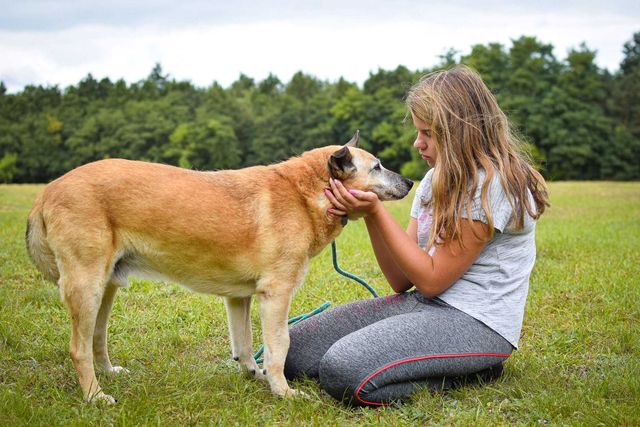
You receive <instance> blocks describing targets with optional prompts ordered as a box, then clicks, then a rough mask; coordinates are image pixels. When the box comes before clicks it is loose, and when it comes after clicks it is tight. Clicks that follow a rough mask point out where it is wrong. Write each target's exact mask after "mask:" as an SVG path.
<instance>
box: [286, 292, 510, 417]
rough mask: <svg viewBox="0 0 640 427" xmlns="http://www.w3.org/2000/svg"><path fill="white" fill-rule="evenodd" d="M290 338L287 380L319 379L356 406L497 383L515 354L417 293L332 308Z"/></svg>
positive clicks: (461, 315) (499, 340)
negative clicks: (474, 382) (478, 381)
mask: <svg viewBox="0 0 640 427" xmlns="http://www.w3.org/2000/svg"><path fill="white" fill-rule="evenodd" d="M290 335H291V345H290V348H289V353H288V355H287V360H286V363H285V375H286V376H287V378H288V379H294V378H299V377H302V376H308V377H311V378H316V379H318V380H319V382H320V384H321V385H322V387H323V388H324V389H325V390H326V391H327V392H328V393H329V394H330V395H331V396H333V397H334V398H336V399H338V400H342V401H344V402H346V403H349V404H352V405H378V406H381V405H385V404H388V403H391V402H396V401H400V400H402V399H403V398H406V397H407V396H409V395H410V394H411V393H413V392H414V391H415V390H416V389H417V388H419V387H427V388H429V389H432V390H435V389H447V388H451V387H452V386H455V385H456V384H458V383H459V382H460V381H466V380H468V379H469V378H471V377H470V374H478V375H473V377H474V378H477V377H480V378H483V377H484V378H485V379H491V378H494V377H496V376H499V375H500V373H501V372H502V361H503V360H505V359H506V358H507V357H509V356H510V355H511V352H512V351H513V347H512V346H511V344H510V343H509V342H508V341H507V340H505V339H504V338H503V337H502V336H500V335H499V334H498V333H496V332H494V331H493V330H492V329H490V328H489V327H487V326H485V325H484V324H483V323H481V322H479V321H477V320H476V319H474V318H472V317H471V316H469V315H467V314H465V313H463V312H462V311H460V310H457V309H455V308H453V307H451V306H449V305H448V304H446V303H444V302H443V301H441V300H439V299H427V298H424V297H423V296H422V295H421V294H420V293H419V292H416V291H413V292H408V293H402V294H396V295H390V296H388V297H383V298H376V299H368V300H362V301H356V302H354V303H351V304H347V305H343V306H340V307H337V308H334V309H332V310H328V311H326V312H323V313H320V314H319V315H317V316H314V317H311V318H310V319H307V320H305V321H303V322H301V323H298V324H297V325H295V326H294V327H292V328H291V331H290Z"/></svg>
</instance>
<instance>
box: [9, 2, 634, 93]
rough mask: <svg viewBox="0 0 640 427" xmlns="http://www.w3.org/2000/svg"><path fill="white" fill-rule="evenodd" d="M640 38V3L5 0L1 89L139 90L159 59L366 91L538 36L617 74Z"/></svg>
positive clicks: (181, 74)
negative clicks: (90, 83)
mask: <svg viewBox="0 0 640 427" xmlns="http://www.w3.org/2000/svg"><path fill="white" fill-rule="evenodd" d="M638 31H640V1H638V0H609V1H606V2H605V1H593V0H582V1H581V0H530V1H526V2H524V1H522V2H521V1H497V0H448V1H437V2H429V1H425V0H422V1H420V0H397V1H382V0H370V1H365V0H355V1H349V0H316V1H302V0H298V1H295V0H280V1H275V0H263V1H259V0H255V1H247V0H155V1H151V0H102V1H95V0H0V81H3V82H4V84H5V85H6V86H7V88H8V89H9V91H10V92H16V91H20V90H22V88H23V87H24V86H25V85H27V84H42V85H59V86H60V87H66V86H68V85H72V84H76V83H78V81H79V80H80V79H82V78H83V77H85V76H86V75H87V74H88V73H91V74H92V75H93V76H94V77H96V78H102V77H109V78H110V79H112V80H117V79H120V78H123V79H125V80H126V81H127V82H130V83H131V82H136V81H138V80H141V79H143V78H145V77H146V76H147V75H148V74H149V72H150V71H151V69H152V68H153V66H154V64H155V63H156V62H159V63H160V64H161V65H162V67H163V70H164V72H165V73H169V74H170V75H171V76H172V77H173V78H176V79H178V80H190V81H191V82H193V83H194V84H195V85H197V86H201V87H204V86H209V85H210V84H211V83H212V82H213V81H218V82H219V83H220V84H222V85H223V86H228V85H229V84H230V83H232V82H233V81H234V80H236V79H237V77H238V76H239V74H240V73H244V74H246V75H248V76H250V77H253V78H255V79H257V80H261V79H263V78H265V77H266V76H267V75H268V74H269V73H273V74H275V75H277V76H278V77H279V78H280V79H281V80H282V81H285V82H286V81H288V79H289V78H290V77H291V75H292V74H293V73H295V72H296V71H300V70H301V71H304V72H305V73H309V74H312V75H315V76H317V77H319V78H321V79H327V80H335V79H337V78H339V77H340V76H343V77H345V78H346V79H348V80H350V81H355V82H358V83H362V82H363V81H364V80H366V78H367V77H368V75H369V72H371V71H375V70H377V69H378V68H383V69H393V68H395V67H396V66H398V65H400V64H402V65H405V66H407V67H409V68H410V69H422V68H426V67H430V66H433V65H435V64H436V63H437V62H438V56H439V55H442V54H443V53H445V52H446V51H447V50H448V49H450V48H454V49H457V50H458V51H460V52H461V53H463V54H464V53H468V52H469V50H470V47H471V45H473V44H477V43H481V44H486V43H489V42H499V43H502V44H504V45H505V46H507V47H508V46H510V45H511V40H512V39H514V38H518V37H520V36H521V35H531V36H536V37H537V38H538V39H539V40H541V41H542V42H545V43H550V44H552V45H553V46H554V47H555V51H554V53H555V55H556V57H557V58H560V59H563V58H565V57H566V53H567V51H568V50H569V49H571V48H577V47H579V45H580V43H582V42H585V43H586V44H587V46H588V47H589V48H590V49H594V50H597V56H596V62H597V63H598V65H599V66H601V67H603V68H608V69H609V70H610V71H615V70H616V69H617V68H618V66H619V63H620V61H621V59H622V56H623V55H622V46H623V44H624V43H625V42H626V41H628V40H630V39H631V37H632V35H633V33H634V32H638Z"/></svg>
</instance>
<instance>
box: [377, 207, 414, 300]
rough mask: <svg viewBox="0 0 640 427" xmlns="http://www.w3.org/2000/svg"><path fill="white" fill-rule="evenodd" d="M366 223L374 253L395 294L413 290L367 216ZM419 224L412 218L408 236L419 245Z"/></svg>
mask: <svg viewBox="0 0 640 427" xmlns="http://www.w3.org/2000/svg"><path fill="white" fill-rule="evenodd" d="M364 222H365V224H366V225H367V231H368V232H369V238H370V239H371V246H372V247H373V253H374V254H375V256H376V260H377V261H378V265H379V266H380V269H381V270H382V273H383V274H384V277H386V279H387V281H388V282H389V284H390V285H391V288H392V289H393V290H394V291H395V292H404V291H406V290H408V289H411V287H412V286H413V285H412V284H411V282H410V281H409V279H407V276H405V274H404V272H403V271H402V270H401V269H400V268H399V267H398V264H396V262H395V261H394V259H393V256H392V255H391V253H390V252H389V248H387V245H386V243H385V242H384V240H383V238H382V236H381V235H380V232H379V231H378V228H377V225H376V224H375V222H374V221H372V220H371V218H370V217H368V216H366V217H365V218H364ZM417 230H418V226H417V222H416V220H415V219H414V218H411V220H410V222H409V225H408V227H407V231H406V234H407V236H409V238H413V240H414V241H415V242H416V243H417V235H418V233H417Z"/></svg>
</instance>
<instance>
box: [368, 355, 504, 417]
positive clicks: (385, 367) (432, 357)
mask: <svg viewBox="0 0 640 427" xmlns="http://www.w3.org/2000/svg"><path fill="white" fill-rule="evenodd" d="M478 356H484V357H509V356H511V354H506V353H505V354H503V353H462V354H432V355H429V356H419V357H411V358H409V359H402V360H396V361H395V362H392V363H389V364H388V365H386V366H383V367H382V368H380V369H378V370H377V371H375V372H374V373H373V374H371V375H369V376H368V377H367V378H365V380H364V381H362V383H360V386H359V387H358V389H357V390H356V398H357V399H358V400H359V401H360V402H362V403H365V404H367V405H377V406H386V405H385V404H384V403H380V402H369V401H367V400H364V399H362V398H360V392H361V391H362V388H363V387H364V386H365V384H366V383H368V382H369V381H371V379H372V378H373V377H375V376H377V375H380V374H381V373H382V372H383V371H386V370H387V369H390V368H393V367H394V366H397V365H400V364H402V363H408V362H416V361H418V360H426V359H454V358H456V357H478Z"/></svg>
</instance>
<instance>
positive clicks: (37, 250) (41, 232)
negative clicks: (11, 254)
mask: <svg viewBox="0 0 640 427" xmlns="http://www.w3.org/2000/svg"><path fill="white" fill-rule="evenodd" d="M42 205H43V203H42V194H41V195H40V196H39V197H38V198H37V199H36V202H35V203H34V205H33V209H32V210H31V213H29V218H28V219H27V231H26V233H25V240H26V243H27V250H28V251H29V255H30V256H31V259H32V260H33V262H34V264H35V265H36V266H37V267H38V270H40V272H41V273H42V275H43V276H44V278H45V279H48V280H51V281H52V282H54V283H57V282H58V279H59V278H60V272H59V271H58V267H57V265H56V259H55V255H54V254H53V251H52V250H51V247H50V246H49V243H48V242H47V227H46V224H45V222H44V218H43V216H42Z"/></svg>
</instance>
